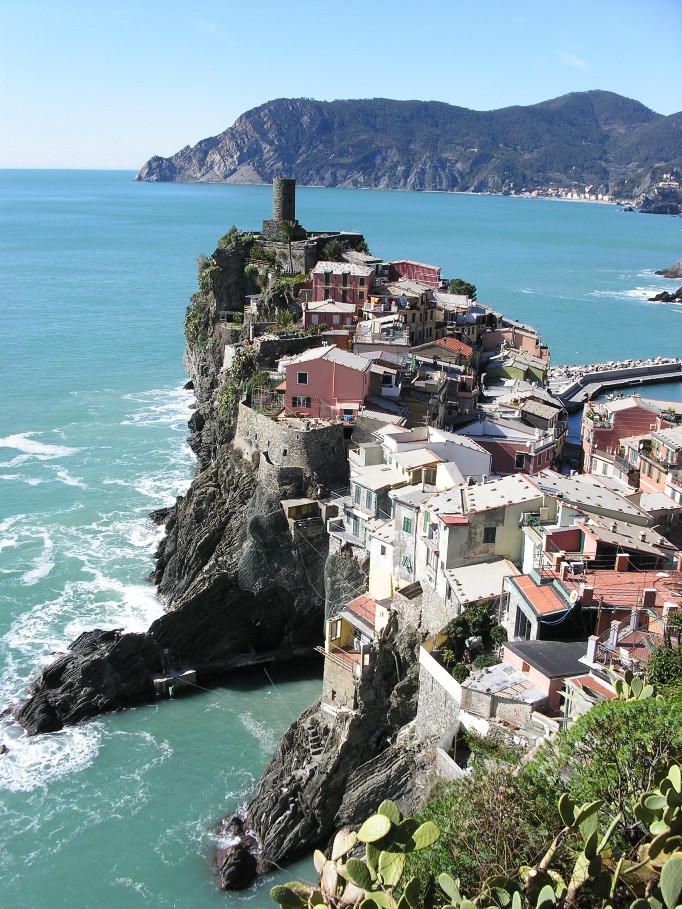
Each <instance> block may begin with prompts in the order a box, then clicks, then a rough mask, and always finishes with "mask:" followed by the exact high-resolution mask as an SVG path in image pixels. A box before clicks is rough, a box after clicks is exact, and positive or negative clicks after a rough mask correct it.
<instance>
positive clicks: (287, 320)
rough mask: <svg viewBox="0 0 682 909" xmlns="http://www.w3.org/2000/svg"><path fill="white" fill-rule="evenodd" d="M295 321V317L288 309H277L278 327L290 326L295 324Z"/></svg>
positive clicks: (276, 320)
mask: <svg viewBox="0 0 682 909" xmlns="http://www.w3.org/2000/svg"><path fill="white" fill-rule="evenodd" d="M293 323H294V317H293V316H292V315H291V313H290V312H289V310H288V309H278V310H277V315H276V316H275V324H276V325H277V328H281V329H285V328H289V326H290V325H293Z"/></svg>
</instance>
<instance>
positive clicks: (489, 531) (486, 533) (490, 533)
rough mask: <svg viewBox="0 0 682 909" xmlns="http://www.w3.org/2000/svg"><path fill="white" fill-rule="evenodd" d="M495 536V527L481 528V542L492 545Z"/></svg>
mask: <svg viewBox="0 0 682 909" xmlns="http://www.w3.org/2000/svg"><path fill="white" fill-rule="evenodd" d="M496 535H497V527H484V528H483V542H484V543H494V542H495V536H496Z"/></svg>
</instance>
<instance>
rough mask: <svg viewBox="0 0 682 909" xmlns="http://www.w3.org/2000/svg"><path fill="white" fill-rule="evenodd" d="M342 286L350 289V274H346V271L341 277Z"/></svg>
mask: <svg viewBox="0 0 682 909" xmlns="http://www.w3.org/2000/svg"><path fill="white" fill-rule="evenodd" d="M341 286H342V287H348V274H347V272H345V271H344V273H343V274H342V275H341Z"/></svg>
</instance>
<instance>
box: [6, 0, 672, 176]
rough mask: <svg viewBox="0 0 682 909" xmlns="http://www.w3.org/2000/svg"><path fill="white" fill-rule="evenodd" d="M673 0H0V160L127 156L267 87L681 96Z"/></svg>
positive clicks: (132, 161)
mask: <svg viewBox="0 0 682 909" xmlns="http://www.w3.org/2000/svg"><path fill="white" fill-rule="evenodd" d="M681 46H682V0H571V2H557V0H409V2H407V0H339V2H337V3H333V2H329V0H327V2H320V0H288V2H286V0H194V2H190V0H163V2H161V0H88V2H84V0H52V2H45V0H43V2H39V0H0V168H102V169H130V170H138V169H139V168H140V167H141V166H142V165H143V164H144V163H145V161H147V160H148V159H149V158H150V157H152V156H153V155H162V156H164V157H167V156H169V155H172V154H174V153H175V152H176V151H179V150H180V149H181V148H183V147H184V146H185V145H194V144H195V143H196V142H198V141H200V140H201V139H204V138H206V137H208V136H212V135H217V134H218V133H220V132H222V131H223V130H225V129H227V128H228V127H229V126H231V125H232V124H233V123H234V121H235V120H236V119H237V118H238V117H239V116H240V115H241V114H242V113H244V112H246V111H248V110H250V109H251V108H253V107H257V106H258V105H260V104H264V103H265V102H267V101H271V100H273V99H274V98H283V97H288V98H298V97H307V98H315V99H317V100H321V101H331V100H334V99H337V98H396V99H417V100H424V101H445V102H447V103H449V104H455V105H458V106H460V107H468V108H472V109H474V110H494V109H498V108H502V107H508V106H511V105H516V104H518V105H528V104H536V103H538V102H540V101H546V100H548V99H550V98H556V97H558V96H560V95H564V94H567V93H568V92H576V91H588V90H591V89H602V90H605V91H612V92H616V93H618V94H620V95H625V96H626V97H628V98H633V99H634V100H636V101H640V102H641V103H642V104H644V105H646V106H647V107H649V108H651V109H652V110H654V111H656V112H657V113H660V114H672V113H676V112H678V111H680V110H682V73H681V71H680V68H679V65H678V60H677V58H678V55H679V49H680V47H681Z"/></svg>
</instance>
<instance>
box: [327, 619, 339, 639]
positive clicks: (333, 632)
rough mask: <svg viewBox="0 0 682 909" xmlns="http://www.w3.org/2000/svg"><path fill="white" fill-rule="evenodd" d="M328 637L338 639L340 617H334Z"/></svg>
mask: <svg viewBox="0 0 682 909" xmlns="http://www.w3.org/2000/svg"><path fill="white" fill-rule="evenodd" d="M329 637H330V638H331V639H332V641H338V639H339V638H340V637H341V619H336V620H335V621H333V622H332V627H331V631H330V632H329Z"/></svg>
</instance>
